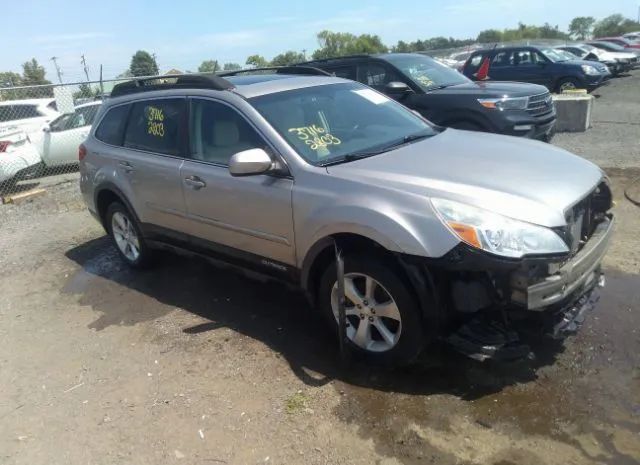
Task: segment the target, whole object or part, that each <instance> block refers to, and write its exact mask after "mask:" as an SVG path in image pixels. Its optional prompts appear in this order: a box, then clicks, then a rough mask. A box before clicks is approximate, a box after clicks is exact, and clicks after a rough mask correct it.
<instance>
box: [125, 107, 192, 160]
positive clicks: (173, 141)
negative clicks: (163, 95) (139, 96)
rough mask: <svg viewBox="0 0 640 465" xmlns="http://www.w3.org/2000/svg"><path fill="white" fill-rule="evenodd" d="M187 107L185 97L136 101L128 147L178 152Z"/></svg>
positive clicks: (169, 153) (129, 130) (129, 126)
mask: <svg viewBox="0 0 640 465" xmlns="http://www.w3.org/2000/svg"><path fill="white" fill-rule="evenodd" d="M184 111H185V99H162V100H145V101H144V102H137V103H134V104H133V106H132V107H131V114H130V115H129V121H128V123H127V129H126V131H125V135H124V145H125V147H131V148H134V149H140V150H146V151H149V152H156V153H163V154H166V155H178V154H179V153H180V132H181V131H180V126H181V123H182V121H183V116H184V114H185V113H184Z"/></svg>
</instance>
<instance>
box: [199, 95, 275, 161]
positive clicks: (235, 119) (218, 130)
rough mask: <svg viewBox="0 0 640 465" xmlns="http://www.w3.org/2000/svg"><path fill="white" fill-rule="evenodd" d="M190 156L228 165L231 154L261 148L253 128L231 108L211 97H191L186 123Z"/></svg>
mask: <svg viewBox="0 0 640 465" xmlns="http://www.w3.org/2000/svg"><path fill="white" fill-rule="evenodd" d="M189 140H190V142H191V158H192V159H194V160H200V161H206V162H209V163H216V164H220V165H228V164H229V159H230V158H231V156H232V155H234V154H236V153H238V152H242V151H244V150H249V149H255V148H265V147H266V144H265V143H264V141H263V139H262V138H261V137H260V136H259V135H258V134H257V133H256V131H255V130H254V129H253V128H252V127H251V126H250V125H249V123H247V121H246V120H245V119H244V118H243V117H242V116H240V114H239V113H238V112H237V111H236V110H234V109H233V108H231V107H229V106H227V105H224V104H222V103H218V102H213V101H211V100H200V99H194V100H193V101H192V104H191V117H190V122H189Z"/></svg>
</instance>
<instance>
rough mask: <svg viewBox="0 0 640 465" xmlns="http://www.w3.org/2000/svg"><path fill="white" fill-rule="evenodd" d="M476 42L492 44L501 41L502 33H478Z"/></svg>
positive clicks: (494, 31)
mask: <svg viewBox="0 0 640 465" xmlns="http://www.w3.org/2000/svg"><path fill="white" fill-rule="evenodd" d="M477 40H478V42H480V43H481V44H492V43H495V42H501V41H502V32H500V31H498V30H497V29H487V30H486V31H482V32H480V34H478V38H477Z"/></svg>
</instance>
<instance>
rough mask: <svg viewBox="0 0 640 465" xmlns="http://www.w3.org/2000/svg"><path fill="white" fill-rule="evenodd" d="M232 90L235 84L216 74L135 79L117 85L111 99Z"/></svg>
mask: <svg viewBox="0 0 640 465" xmlns="http://www.w3.org/2000/svg"><path fill="white" fill-rule="evenodd" d="M232 88H233V84H231V83H230V82H229V81H227V80H226V79H223V78H221V77H220V76H216V75H215V74H183V75H173V76H172V75H169V76H154V77H148V78H142V79H135V78H134V79H132V80H131V81H127V82H123V83H121V84H116V85H115V86H114V87H113V90H112V91H111V97H118V96H120V95H127V94H135V93H138V92H150V91H153V90H165V89H212V90H228V89H232Z"/></svg>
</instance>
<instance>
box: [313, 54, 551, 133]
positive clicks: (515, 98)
mask: <svg viewBox="0 0 640 465" xmlns="http://www.w3.org/2000/svg"><path fill="white" fill-rule="evenodd" d="M300 65H304V66H312V67H315V68H320V69H322V70H324V71H327V72H329V73H332V74H334V75H335V76H338V77H342V78H346V79H351V80H354V81H360V82H362V83H364V84H367V85H368V86H371V87H373V88H374V89H376V90H378V91H380V92H383V93H385V94H387V95H388V96H390V97H392V98H394V99H396V100H398V101H399V102H401V103H402V104H404V105H405V106H407V107H409V108H410V109H412V110H415V111H417V112H419V113H420V114H421V115H423V116H424V117H425V118H427V119H429V120H430V121H432V122H434V123H436V124H438V125H441V126H447V127H453V128H457V129H468V130H475V131H486V132H495V133H499V134H507V135H512V136H522V137H529V138H535V139H540V140H549V138H550V137H551V134H552V131H553V127H554V125H555V121H556V111H555V107H554V104H553V101H552V99H551V95H550V94H549V91H548V90H547V89H546V88H545V87H543V86H539V85H534V84H523V83H517V82H474V81H472V80H471V79H469V78H467V77H466V76H463V75H462V74H460V73H459V72H457V71H455V70H453V69H451V68H449V67H447V66H446V65H444V64H442V63H440V62H438V61H436V60H434V59H433V58H431V57H429V56H426V55H422V54H419V53H388V54H380V55H357V56H348V57H340V58H330V59H325V60H315V61H310V62H306V63H301V64H300Z"/></svg>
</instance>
